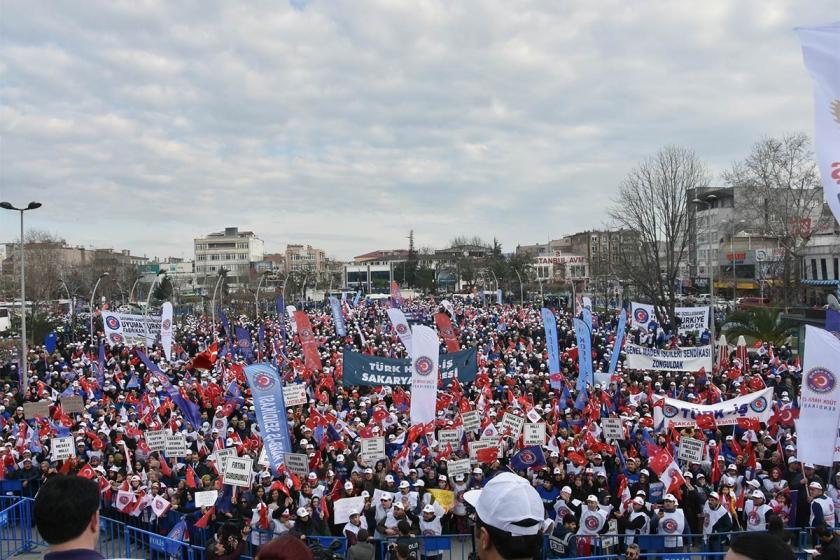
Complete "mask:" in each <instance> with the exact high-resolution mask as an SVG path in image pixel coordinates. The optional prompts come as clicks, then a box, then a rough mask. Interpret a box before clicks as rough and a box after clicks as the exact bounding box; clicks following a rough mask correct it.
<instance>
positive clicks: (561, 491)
mask: <svg viewBox="0 0 840 560" xmlns="http://www.w3.org/2000/svg"><path fill="white" fill-rule="evenodd" d="M560 493H561V494H563V493H566V494H571V493H572V489H571V487H569V486H564V487H563V488H561V489H560Z"/></svg>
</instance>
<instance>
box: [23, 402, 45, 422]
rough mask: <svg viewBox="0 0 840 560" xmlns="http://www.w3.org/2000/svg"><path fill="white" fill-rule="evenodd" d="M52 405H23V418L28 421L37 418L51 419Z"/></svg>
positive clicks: (35, 403) (28, 403) (27, 403)
mask: <svg viewBox="0 0 840 560" xmlns="http://www.w3.org/2000/svg"><path fill="white" fill-rule="evenodd" d="M49 416H50V403H49V401H38V402H26V403H23V417H24V418H26V419H27V420H34V419H36V418H49Z"/></svg>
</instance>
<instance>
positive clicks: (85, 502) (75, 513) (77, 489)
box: [33, 475, 104, 560]
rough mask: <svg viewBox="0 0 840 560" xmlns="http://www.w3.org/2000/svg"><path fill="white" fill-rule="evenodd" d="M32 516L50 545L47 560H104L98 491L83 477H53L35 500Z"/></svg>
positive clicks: (45, 559)
mask: <svg viewBox="0 0 840 560" xmlns="http://www.w3.org/2000/svg"><path fill="white" fill-rule="evenodd" d="M33 516H34V518H35V525H36V526H37V527H38V532H39V533H40V534H41V537H43V539H44V540H45V541H46V542H47V543H48V544H49V545H50V551H49V552H48V553H47V554H46V556H44V560H103V558H104V557H103V556H102V555H101V554H99V553H98V552H96V543H97V542H98V540H99V488H98V486H97V485H96V483H95V482H93V481H91V480H88V479H86V478H83V477H80V476H63V475H56V476H53V477H50V478H49V479H48V480H47V481H46V482H45V483H44V485H43V486H41V489H40V490H39V491H38V495H37V496H35V507H34V513H33Z"/></svg>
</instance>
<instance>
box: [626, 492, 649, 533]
mask: <svg viewBox="0 0 840 560" xmlns="http://www.w3.org/2000/svg"><path fill="white" fill-rule="evenodd" d="M618 524H619V530H621V529H624V534H625V535H629V536H628V537H625V539H624V542H625V544H633V543H634V542H636V538H635V537H636V535H647V534H650V512H649V511H648V510H647V509H646V508H645V499H644V498H642V497H641V496H636V497H635V498H633V499H632V500H630V509H627V510H625V511H624V515H623V517H621V518H619V521H618Z"/></svg>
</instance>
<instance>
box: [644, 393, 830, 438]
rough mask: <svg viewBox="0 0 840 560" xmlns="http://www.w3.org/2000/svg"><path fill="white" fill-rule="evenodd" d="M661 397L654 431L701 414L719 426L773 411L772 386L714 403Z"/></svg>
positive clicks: (691, 421) (764, 418) (765, 417)
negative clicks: (661, 401) (711, 418)
mask: <svg viewBox="0 0 840 560" xmlns="http://www.w3.org/2000/svg"><path fill="white" fill-rule="evenodd" d="M655 398H658V397H655ZM664 400H665V403H664V406H655V407H654V408H653V423H654V426H655V427H656V430H657V431H659V430H663V429H665V430H667V429H668V428H669V427H674V428H684V427H686V426H694V425H695V424H696V420H695V418H697V416H698V415H700V414H712V415H713V416H714V419H715V423H716V424H717V425H718V426H732V425H735V424H737V423H738V419H739V418H755V419H756V420H758V421H759V422H763V423H765V424H766V423H767V421H768V420H770V417H771V416H772V415H773V408H772V403H773V388H772V387H768V388H766V389H763V390H761V391H758V392H757V393H750V394H749V395H744V396H743V397H737V398H734V399H729V400H727V401H723V402H719V403H717V404H694V403H691V402H686V401H681V400H677V399H671V398H668V397H664ZM829 449H830V448H829Z"/></svg>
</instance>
